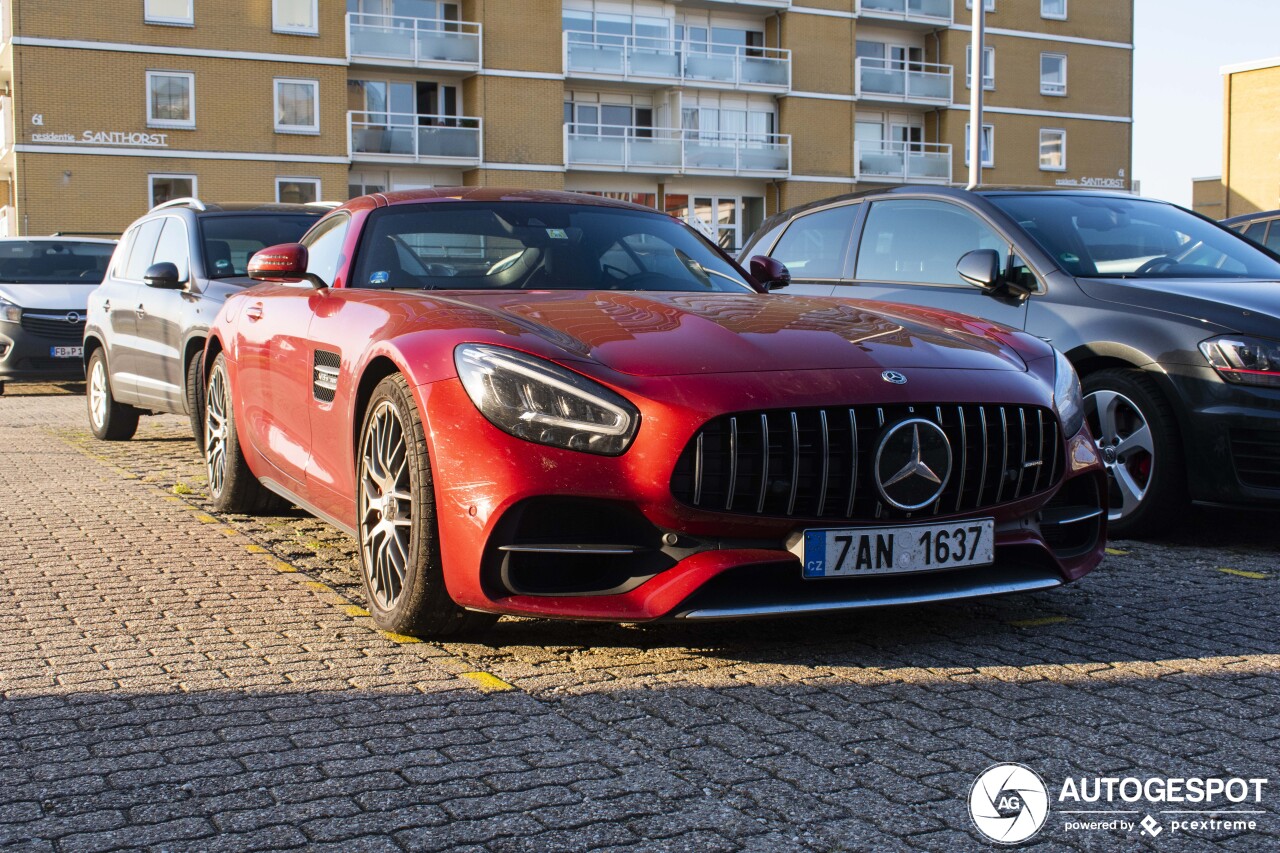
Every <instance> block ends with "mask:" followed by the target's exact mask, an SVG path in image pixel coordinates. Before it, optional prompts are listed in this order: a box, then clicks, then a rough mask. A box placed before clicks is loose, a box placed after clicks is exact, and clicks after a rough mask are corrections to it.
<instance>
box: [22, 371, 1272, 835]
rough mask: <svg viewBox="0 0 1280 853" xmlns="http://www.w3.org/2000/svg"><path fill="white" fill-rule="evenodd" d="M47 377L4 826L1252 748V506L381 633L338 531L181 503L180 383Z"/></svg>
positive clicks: (264, 831) (257, 829) (934, 792)
mask: <svg viewBox="0 0 1280 853" xmlns="http://www.w3.org/2000/svg"><path fill="white" fill-rule="evenodd" d="M65 390H66V389H55V388H25V389H24V388H22V387H21V386H10V389H9V394H8V395H6V396H5V397H3V398H0V614H2V615H0V697H3V701H2V702H0V848H4V849H6V850H7V849H9V848H10V847H12V848H14V849H20V850H28V849H30V850H66V851H70V850H77V851H79V850H109V849H116V848H121V847H154V848H157V849H167V850H259V849H286V848H295V847H296V848H303V847H305V848H308V849H311V848H318V849H325V848H330V847H331V848H333V849H341V850H382V849H388V850H433V849H444V848H465V847H468V846H474V847H476V848H483V849H491V850H513V851H515V850H531V851H533V850H536V851H545V850H583V849H598V848H610V847H615V846H616V847H626V848H641V849H653V850H699V851H702V850H721V849H723V850H734V849H749V850H792V849H814V850H844V849H849V850H897V849H903V850H937V851H951V850H969V849H986V848H987V845H985V844H983V843H981V842H980V841H979V840H978V836H976V835H975V834H974V831H973V829H972V828H971V826H970V822H969V819H968V816H967V811H966V806H965V800H966V797H967V794H968V791H969V787H970V785H971V784H972V783H973V779H974V776H975V774H976V773H978V772H979V771H981V770H982V769H984V768H986V767H987V766H988V765H990V764H992V763H995V762H999V761H1020V762H1023V763H1025V764H1028V765H1030V766H1031V767H1033V768H1034V769H1036V770H1037V771H1038V772H1039V773H1040V774H1041V775H1042V776H1043V777H1045V779H1046V780H1049V783H1050V787H1051V789H1053V790H1054V792H1055V793H1056V786H1057V785H1058V784H1060V783H1061V780H1062V779H1063V778H1064V777H1066V776H1068V775H1074V776H1080V775H1088V776H1094V775H1112V776H1138V777H1147V776H1152V775H1174V776H1196V775H1202V776H1234V775H1240V776H1269V777H1277V776H1280V773H1278V772H1277V766H1278V765H1280V761H1278V760H1277V759H1278V758H1280V714H1277V711H1280V635H1278V634H1277V625H1278V624H1280V622H1278V621H1277V617H1278V616H1280V570H1278V569H1277V567H1276V565H1275V554H1276V553H1277V550H1278V548H1280V533H1277V532H1276V524H1275V522H1274V520H1272V519H1271V518H1269V517H1266V516H1262V517H1260V518H1246V519H1235V518H1232V517H1229V516H1226V515H1223V514H1217V515H1210V516H1204V517H1197V518H1195V519H1193V520H1191V521H1190V522H1188V523H1187V524H1185V525H1183V526H1182V528H1181V530H1180V532H1179V534H1178V537H1177V538H1176V539H1175V540H1174V541H1173V542H1171V543H1166V544H1163V545H1154V544H1146V543H1138V542H1127V543H1113V545H1114V547H1115V548H1116V549H1117V550H1118V551H1122V552H1125V553H1120V554H1116V555H1113V556H1111V557H1110V558H1109V559H1108V560H1107V562H1106V563H1105V564H1104V567H1103V568H1102V569H1100V570H1099V571H1098V572H1097V573H1095V574H1094V575H1093V576H1091V577H1089V578H1087V579H1085V581H1083V582H1082V583H1080V584H1079V585H1077V586H1075V587H1073V588H1070V589H1066V590H1057V591H1050V592H1045V593H1041V594H1035V595H1026V596H1018V597H1012V598H1005V599H999V600H992V601H987V602H981V603H977V604H962V605H949V606H934V607H928V608H918V609H913V610H909V611H892V612H879V613H872V614H860V615H857V616H853V617H845V618H833V617H828V618H821V619H807V620H804V621H789V622H765V623H751V624H750V626H749V627H742V626H696V627H692V626H661V627H648V628H637V627H626V626H582V625H573V624H566V623H552V622H543V621H535V620H514V619H504V620H503V621H502V622H500V623H499V624H498V626H497V627H496V628H495V629H494V631H493V633H492V635H491V636H489V637H488V638H486V642H485V643H447V644H432V643H408V642H398V641H396V639H395V638H390V637H387V636H385V635H381V634H379V633H378V632H377V631H375V630H374V629H373V627H372V626H371V624H370V623H369V620H368V619H367V618H366V617H364V616H363V615H362V613H363V611H362V610H361V608H360V607H359V602H360V594H359V587H358V580H357V578H356V575H355V573H354V565H355V563H354V558H353V551H352V543H351V541H350V540H349V539H348V538H347V537H345V536H343V535H342V534H339V533H337V532H335V531H333V530H332V529H331V528H329V527H328V526H326V525H324V524H322V523H320V522H316V521H314V520H312V519H309V518H306V517H304V516H301V515H296V516H290V517H277V518H266V519H249V518H244V517H237V516H231V517H214V516H212V515H210V514H208V513H207V507H206V506H205V504H204V503H203V497H202V491H203V475H202V472H201V466H200V464H199V461H198V459H196V457H195V453H194V445H193V444H192V442H191V441H190V440H189V436H187V434H186V432H185V423H184V421H183V420H182V419H179V418H175V417H165V418H151V419H146V420H144V422H143V426H142V428H141V429H140V431H139V437H138V439H136V440H134V441H132V442H129V443H122V444H107V443H100V442H95V441H93V440H92V439H91V438H89V437H88V435H87V433H86V432H85V429H84V414H83V408H84V401H83V398H80V397H76V396H70V395H68V394H67V393H65ZM69 390H71V391H74V390H75V389H74V388H71V389H69ZM1224 568H1225V569H1231V570H1233V571H1234V572H1235V573H1228V572H1224V571H1222V569H1224ZM294 569H300V570H301V571H294ZM1240 573H1243V574H1240ZM1251 575H1257V577H1255V576H1251ZM475 673H488V674H490V675H489V676H488V677H485V676H477V675H475ZM494 677H496V680H495V678H494ZM504 682H505V684H504ZM507 684H509V685H512V686H513V688H514V689H500V688H503V687H504V686H505V685H507ZM1277 786H1280V779H1276V780H1275V781H1274V782H1273V783H1272V786H1271V788H1272V790H1270V791H1269V792H1268V794H1267V796H1266V797H1265V799H1264V802H1263V804H1262V806H1261V808H1262V809H1264V810H1265V812H1266V813H1265V814H1262V815H1257V816H1255V818H1256V820H1257V821H1258V830H1257V831H1254V832H1244V833H1223V832H1201V833H1197V834H1195V835H1194V836H1187V835H1180V836H1179V835H1175V834H1174V833H1173V832H1172V831H1167V832H1165V833H1163V834H1162V835H1161V836H1160V837H1159V838H1158V839H1157V840H1156V841H1154V842H1152V841H1150V840H1148V839H1145V838H1142V839H1140V838H1139V837H1138V836H1136V835H1134V834H1129V835H1128V836H1125V835H1121V834H1117V833H1107V832H1099V833H1092V834H1088V833H1080V832H1067V831H1066V830H1065V829H1064V826H1063V823H1064V821H1065V820H1066V817H1065V816H1063V815H1060V814H1054V815H1051V817H1050V819H1049V822H1048V823H1047V825H1046V827H1045V829H1044V830H1043V831H1042V832H1041V834H1040V835H1039V836H1038V837H1037V839H1036V841H1035V842H1034V843H1033V844H1032V845H1031V847H1032V849H1036V850H1046V851H1047V850H1057V849H1078V850H1109V849H1133V848H1135V847H1137V848H1142V847H1144V846H1146V847H1148V848H1149V849H1158V850H1198V849H1206V848H1212V849H1224V850H1227V849H1229V850H1255V849H1268V848H1270V849H1275V848H1276V846H1277V845H1280V814H1277V812H1278V811H1280V808H1278V807H1277V803H1278V801H1280V799H1278V798H1280V793H1278V792H1277V791H1276V790H1274V789H1275V788H1276V787H1277ZM1117 807H1120V806H1117ZM1132 817H1141V815H1134V816H1132Z"/></svg>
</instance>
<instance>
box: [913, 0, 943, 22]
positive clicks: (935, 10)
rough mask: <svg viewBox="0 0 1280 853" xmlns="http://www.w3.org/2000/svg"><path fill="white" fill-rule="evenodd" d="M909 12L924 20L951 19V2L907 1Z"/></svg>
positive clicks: (938, 0)
mask: <svg viewBox="0 0 1280 853" xmlns="http://www.w3.org/2000/svg"><path fill="white" fill-rule="evenodd" d="M907 12H908V14H911V15H913V16H917V17H922V18H946V19H948V20H950V18H951V0H907Z"/></svg>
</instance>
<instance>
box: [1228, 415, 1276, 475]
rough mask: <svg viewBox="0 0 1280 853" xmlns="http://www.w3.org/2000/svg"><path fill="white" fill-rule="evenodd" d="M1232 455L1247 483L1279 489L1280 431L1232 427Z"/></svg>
mask: <svg viewBox="0 0 1280 853" xmlns="http://www.w3.org/2000/svg"><path fill="white" fill-rule="evenodd" d="M1231 458H1232V459H1233V460H1234V461H1235V463H1236V476H1238V477H1239V478H1240V482H1242V483H1244V484H1245V485H1246V486H1254V487H1256V488H1260V489H1280V430H1275V429H1233V430H1231Z"/></svg>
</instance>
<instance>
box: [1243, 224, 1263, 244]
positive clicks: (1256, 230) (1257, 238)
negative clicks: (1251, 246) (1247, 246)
mask: <svg viewBox="0 0 1280 853" xmlns="http://www.w3.org/2000/svg"><path fill="white" fill-rule="evenodd" d="M1243 233H1244V236H1246V237H1248V238H1249V239H1250V240H1252V241H1253V242H1255V243H1261V242H1262V240H1263V238H1264V237H1265V236H1266V234H1267V220H1265V219H1263V220H1262V221H1260V222H1254V223H1252V224H1250V225H1249V227H1248V228H1246V229H1244V232H1243Z"/></svg>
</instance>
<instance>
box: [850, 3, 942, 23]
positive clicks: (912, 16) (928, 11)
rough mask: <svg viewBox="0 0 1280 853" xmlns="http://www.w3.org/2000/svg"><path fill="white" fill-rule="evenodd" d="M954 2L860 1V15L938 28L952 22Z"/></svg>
mask: <svg viewBox="0 0 1280 853" xmlns="http://www.w3.org/2000/svg"><path fill="white" fill-rule="evenodd" d="M951 4H952V0H858V15H859V17H863V18H883V19H886V20H892V21H902V22H904V23H908V24H924V25H926V26H936V25H938V24H950V23H951V21H952V6H951Z"/></svg>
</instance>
